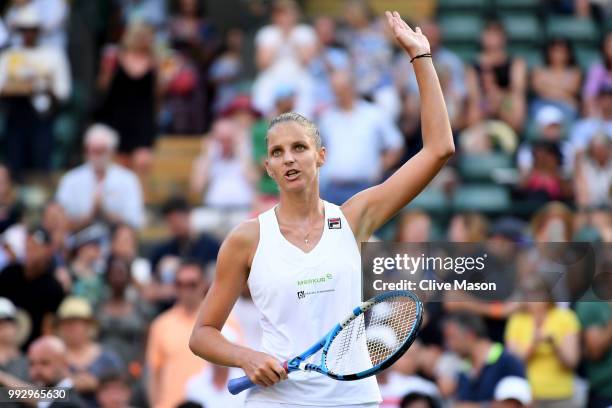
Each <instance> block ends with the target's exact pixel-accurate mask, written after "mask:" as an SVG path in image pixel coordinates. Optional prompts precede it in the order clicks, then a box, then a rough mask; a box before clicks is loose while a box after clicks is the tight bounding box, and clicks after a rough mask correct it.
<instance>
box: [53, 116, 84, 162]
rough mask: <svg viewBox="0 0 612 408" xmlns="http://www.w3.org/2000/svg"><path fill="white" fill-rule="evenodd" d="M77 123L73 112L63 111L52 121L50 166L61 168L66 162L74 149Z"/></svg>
mask: <svg viewBox="0 0 612 408" xmlns="http://www.w3.org/2000/svg"><path fill="white" fill-rule="evenodd" d="M78 132H79V124H78V118H77V116H76V115H75V114H71V113H69V112H66V113H63V114H61V115H60V116H58V118H57V119H56V120H55V122H54V123H53V138H54V143H55V147H54V148H53V154H52V159H51V162H52V165H51V166H52V168H54V169H61V168H63V167H64V166H66V165H67V164H68V159H69V155H70V153H71V152H73V151H74V147H75V145H76V141H77V138H78Z"/></svg>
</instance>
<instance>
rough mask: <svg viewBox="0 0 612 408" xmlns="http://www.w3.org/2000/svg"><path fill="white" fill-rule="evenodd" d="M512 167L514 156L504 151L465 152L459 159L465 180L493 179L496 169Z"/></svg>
mask: <svg viewBox="0 0 612 408" xmlns="http://www.w3.org/2000/svg"><path fill="white" fill-rule="evenodd" d="M512 167H514V166H513V165H512V157H510V156H509V155H507V154H504V153H485V154H465V155H463V156H461V157H460V159H459V173H460V174H461V176H462V177H463V179H464V180H465V181H491V180H492V177H493V173H494V171H495V169H500V168H512Z"/></svg>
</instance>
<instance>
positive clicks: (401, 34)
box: [385, 11, 431, 58]
mask: <svg viewBox="0 0 612 408" xmlns="http://www.w3.org/2000/svg"><path fill="white" fill-rule="evenodd" d="M385 15H386V16H387V22H388V23H389V26H390V27H391V29H392V30H393V34H394V35H395V38H396V39H397V41H398V42H399V43H400V45H401V46H402V48H404V49H405V50H406V52H407V53H408V55H410V58H413V57H416V56H417V55H420V54H426V53H430V52H431V47H430V46H429V40H427V37H425V36H424V35H423V33H422V32H421V29H420V28H419V27H417V28H416V29H415V30H413V29H412V28H410V26H409V25H408V24H406V22H405V21H404V20H402V17H401V16H400V15H399V13H398V12H397V11H394V12H393V13H391V12H390V11H386V12H385Z"/></svg>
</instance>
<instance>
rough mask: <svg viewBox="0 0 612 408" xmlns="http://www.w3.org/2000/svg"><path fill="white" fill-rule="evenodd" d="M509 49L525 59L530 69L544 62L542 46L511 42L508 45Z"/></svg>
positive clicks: (516, 55)
mask: <svg viewBox="0 0 612 408" xmlns="http://www.w3.org/2000/svg"><path fill="white" fill-rule="evenodd" d="M508 50H509V52H510V54H511V55H513V56H515V57H521V58H522V59H524V60H525V62H526V63H527V66H528V67H529V69H532V68H534V67H537V66H538V65H542V64H543V63H544V57H543V56H542V51H541V48H540V47H536V46H528V45H514V44H511V45H509V46H508Z"/></svg>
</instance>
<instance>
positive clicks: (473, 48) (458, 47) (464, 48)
mask: <svg viewBox="0 0 612 408" xmlns="http://www.w3.org/2000/svg"><path fill="white" fill-rule="evenodd" d="M444 43H445V44H446V41H444ZM448 49H449V50H451V51H452V52H454V53H455V54H457V56H458V57H459V58H461V60H462V61H463V63H464V64H472V63H473V62H474V61H475V60H476V57H477V56H478V46H477V45H475V44H454V45H452V46H449V47H448Z"/></svg>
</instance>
